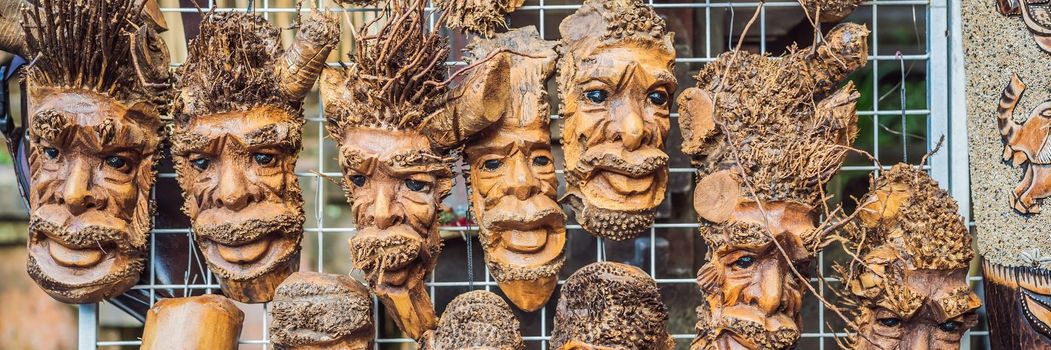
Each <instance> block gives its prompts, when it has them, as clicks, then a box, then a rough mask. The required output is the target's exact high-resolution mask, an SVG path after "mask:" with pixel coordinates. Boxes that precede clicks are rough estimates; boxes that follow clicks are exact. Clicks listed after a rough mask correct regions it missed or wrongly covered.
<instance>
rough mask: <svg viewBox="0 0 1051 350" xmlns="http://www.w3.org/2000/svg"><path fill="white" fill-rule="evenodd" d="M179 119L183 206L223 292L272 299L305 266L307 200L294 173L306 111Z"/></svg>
mask: <svg viewBox="0 0 1051 350" xmlns="http://www.w3.org/2000/svg"><path fill="white" fill-rule="evenodd" d="M185 119H186V120H180V121H177V123H176V127H175V130H174V132H173V137H172V155H173V158H174V161H175V170H176V173H177V174H178V179H179V184H180V186H181V187H182V188H183V195H184V197H185V202H184V205H183V211H184V212H186V214H187V215H188V216H189V217H190V220H191V221H192V224H193V232H194V237H195V238H196V241H197V244H198V246H199V247H200V248H201V251H202V252H203V253H204V257H205V260H206V261H207V262H208V265H209V267H210V268H211V270H212V271H213V272H214V273H215V274H216V275H218V277H219V282H220V286H221V287H222V289H223V293H224V294H226V295H227V296H229V297H231V298H233V299H235V300H238V301H241V302H249V303H258V302H266V301H270V300H271V299H272V298H273V293H274V288H276V287H277V285H278V284H280V283H281V281H282V280H284V279H285V277H288V275H289V274H291V273H292V272H295V271H297V270H298V269H299V249H300V247H299V242H300V240H301V239H302V237H303V221H304V216H303V199H302V194H301V193H300V189H299V182H298V181H297V179H296V176H295V172H294V170H295V164H296V160H297V159H298V157H299V154H298V152H299V147H300V138H301V137H302V135H301V134H302V131H301V129H302V118H299V117H294V116H293V114H292V113H290V112H288V111H286V110H284V109H280V108H276V107H272V106H257V107H254V108H251V109H249V110H247V111H245V112H227V113H220V114H212V115H201V116H193V117H188V118H185Z"/></svg>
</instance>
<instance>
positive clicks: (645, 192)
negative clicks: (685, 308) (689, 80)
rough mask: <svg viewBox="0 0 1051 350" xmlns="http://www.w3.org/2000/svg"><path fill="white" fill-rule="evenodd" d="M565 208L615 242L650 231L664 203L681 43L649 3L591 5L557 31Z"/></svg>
mask: <svg viewBox="0 0 1051 350" xmlns="http://www.w3.org/2000/svg"><path fill="white" fill-rule="evenodd" d="M559 31H560V32H561V33H562V44H561V46H560V47H559V52H560V53H561V54H562V57H561V58H560V61H559V63H558V65H559V69H558V70H559V75H558V88H559V94H560V95H561V99H562V106H561V111H560V113H561V115H562V117H563V118H565V123H564V124H563V128H562V142H563V146H564V149H565V159H566V166H565V170H566V193H565V195H564V196H563V198H562V201H564V202H566V203H568V204H569V205H570V206H571V207H572V208H573V211H574V212H575V215H576V219H577V221H578V222H580V225H581V226H583V227H584V229H585V230H587V231H588V232H591V233H592V234H594V235H596V236H600V237H606V238H609V239H613V240H625V239H629V238H634V237H635V236H637V235H638V234H639V233H641V232H643V231H645V230H646V229H648V228H649V227H650V226H651V225H652V224H653V220H654V217H655V215H656V209H657V206H658V205H660V203H661V202H662V201H663V200H664V190H665V187H666V186H667V184H668V155H667V154H666V153H664V140H665V139H666V138H667V135H668V130H669V128H670V127H671V120H670V113H671V111H670V106H671V102H672V101H671V96H672V94H673V93H674V92H675V88H676V80H675V75H674V74H673V71H672V68H673V67H674V64H675V48H674V47H673V44H672V42H673V39H672V38H673V34H672V33H668V32H667V31H666V28H665V25H664V20H663V19H661V18H660V17H659V16H657V14H656V13H655V12H654V11H653V9H652V8H650V7H648V6H646V5H644V4H643V2H642V1H641V0H588V1H585V2H584V5H583V6H582V7H581V8H580V9H579V10H577V12H576V13H575V14H573V15H572V16H569V17H567V18H566V19H565V20H563V21H562V24H561V25H560V26H559Z"/></svg>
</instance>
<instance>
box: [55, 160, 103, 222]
mask: <svg viewBox="0 0 1051 350" xmlns="http://www.w3.org/2000/svg"><path fill="white" fill-rule="evenodd" d="M91 177H92V172H91V167H90V166H89V165H88V164H85V162H84V161H82V160H80V159H77V160H74V161H73V164H72V165H71V169H70V172H69V175H68V177H67V178H66V181H65V183H63V187H62V198H60V200H61V202H62V203H63V204H65V205H66V207H67V208H69V211H70V212H71V213H72V214H73V215H79V214H81V213H83V212H85V211H87V210H88V209H92V208H95V207H97V206H98V203H97V200H96V197H95V195H93V194H92V193H91Z"/></svg>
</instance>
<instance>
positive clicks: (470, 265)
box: [460, 167, 474, 290]
mask: <svg viewBox="0 0 1051 350" xmlns="http://www.w3.org/2000/svg"><path fill="white" fill-rule="evenodd" d="M465 168H466V167H465ZM469 171H470V170H464V171H462V173H463V189H464V190H463V192H464V198H466V199H467V213H465V215H464V216H465V217H466V220H465V221H466V222H465V223H464V225H465V226H466V227H467V228H466V229H465V230H463V231H462V232H460V237H463V240H464V242H465V243H466V244H467V246H466V248H467V289H468V290H474V244H473V242H472V239H471V226H472V225H471V211H472V209H474V208H473V207H472V205H473V203H472V202H471V185H470V184H471V183H470V181H469V178H470V175H471V174H470V172H469Z"/></svg>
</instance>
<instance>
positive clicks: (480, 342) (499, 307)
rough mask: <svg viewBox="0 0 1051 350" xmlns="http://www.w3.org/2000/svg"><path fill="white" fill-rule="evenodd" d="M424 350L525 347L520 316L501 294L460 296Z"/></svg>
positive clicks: (427, 339)
mask: <svg viewBox="0 0 1051 350" xmlns="http://www.w3.org/2000/svg"><path fill="white" fill-rule="evenodd" d="M420 349H421V350H524V349H525V343H523V342H522V333H521V331H520V330H519V325H518V319H517V318H515V315H514V313H512V312H511V308H510V307H509V306H507V303H506V302H504V299H501V298H500V296H498V295H496V294H493V293H492V292H487V291H484V290H476V291H472V292H467V293H464V294H460V295H458V296H457V297H456V298H455V299H453V301H452V302H451V303H449V305H448V306H446V307H445V313H443V314H442V319H441V320H440V321H438V328H437V329H436V330H432V331H427V333H426V334H424V336H423V339H421V340H420Z"/></svg>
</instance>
